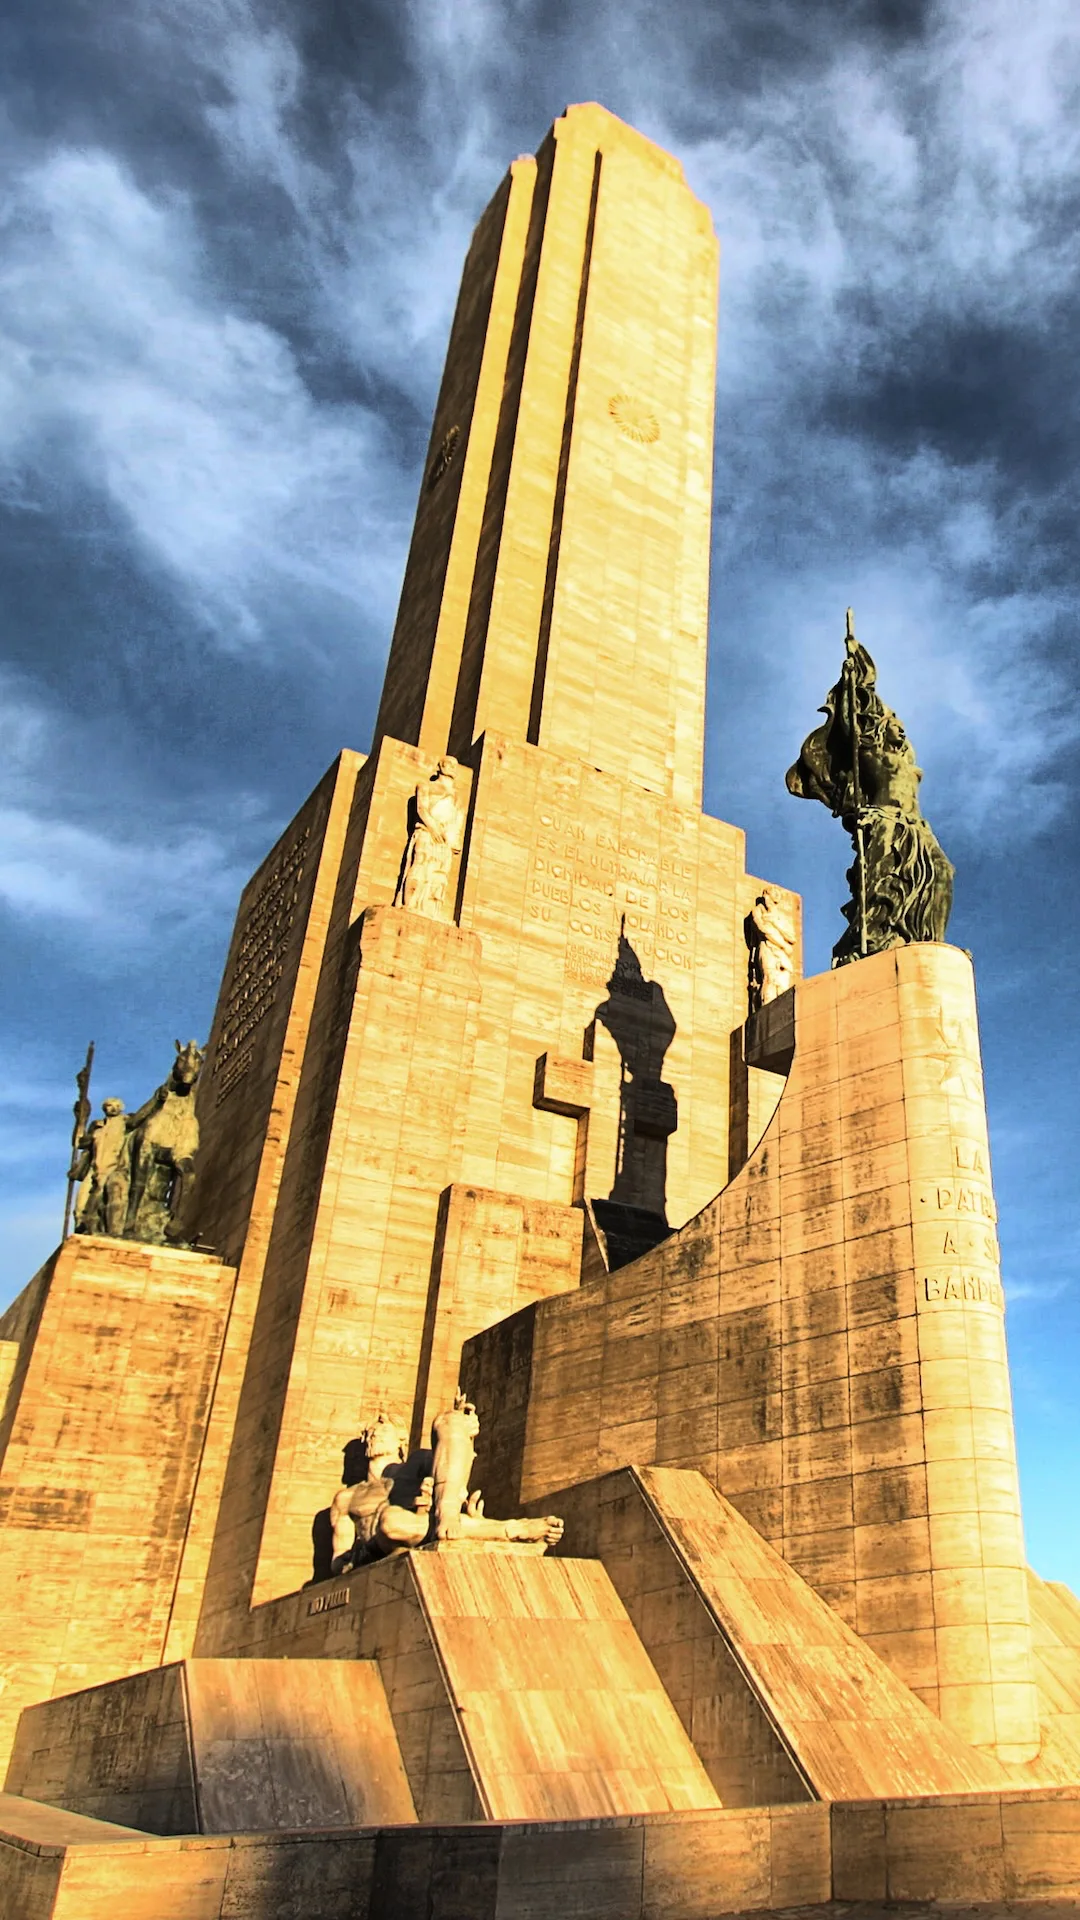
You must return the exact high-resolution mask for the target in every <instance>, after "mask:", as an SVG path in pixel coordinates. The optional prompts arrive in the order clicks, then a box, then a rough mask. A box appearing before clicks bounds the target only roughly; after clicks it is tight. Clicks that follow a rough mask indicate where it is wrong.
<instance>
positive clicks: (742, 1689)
mask: <svg viewBox="0 0 1080 1920" xmlns="http://www.w3.org/2000/svg"><path fill="white" fill-rule="evenodd" d="M544 1504H545V1505H548V1506H550V1507H552V1508H553V1509H554V1510H555V1511H557V1512H561V1513H563V1514H564V1515H565V1517H566V1522H567V1528H566V1539H567V1542H568V1543H569V1544H570V1545H571V1546H573V1547H575V1548H576V1549H577V1550H578V1551H581V1552H586V1553H595V1554H597V1555H598V1556H599V1558H600V1559H601V1560H602V1562H603V1564H604V1566H605V1567H606V1569H607V1571H608V1573H609V1574H610V1576H611V1579H612V1582H613V1584H614V1586H615V1587H616V1589H617V1591H618V1593H619V1596H620V1598H621V1599H622V1600H623V1602H624V1604H625V1606H626V1609H627V1612H628V1614H629V1616H630V1619H631V1620H632V1621H633V1623H634V1626H635V1627H636V1629H637V1631H638V1634H639V1635H640V1637H641V1640H642V1643H643V1645H644V1647H645V1649H646V1652H647V1653H648V1654H649V1656H650V1658H651V1659H652V1661H653V1662H654V1664H655V1666H656V1668H657V1671H658V1672H659V1674H660V1677H661V1679H662V1680H663V1682H664V1685H665V1687H666V1689H667V1692H668V1694H669V1696H670V1698H671V1700H672V1702H673V1704H674V1705H675V1707H676V1709H677V1711H678V1713H679V1715H680V1718H681V1720H682V1722H683V1725H684V1727H685V1728H686V1729H687V1731H688V1733H689V1734H690V1737H691V1739H692V1740H693V1742H694V1745H695V1747H696V1749H697V1751H698V1753H699V1754H700V1755H701V1758H702V1760H703V1762H704V1764H705V1766H706V1768H707V1770H708V1772H709V1776H710V1778H711V1780H712V1782H713V1785H714V1786H715V1787H716V1789H717V1792H718V1793H719V1794H720V1797H721V1799H722V1800H723V1802H724V1804H725V1805H726V1806H732V1805H744V1806H745V1805H754V1804H762V1803H764V1802H770V1803H775V1802H783V1801H793V1800H799V1799H805V1798H809V1797H820V1798H821V1799H827V1800H833V1799H836V1800H844V1799H868V1798H877V1797H882V1798H884V1797H896V1796H898V1795H899V1796H905V1797H906V1796H910V1795H922V1794H941V1793H950V1792H951V1793H957V1792H961V1793H963V1792H971V1791H979V1790H982V1789H989V1788H995V1787H997V1788H1001V1787H1002V1786H1004V1785H1007V1784H1008V1783H1009V1776H1008V1775H1007V1773H1006V1771H1005V1770H1004V1768H1002V1767H1001V1766H1000V1765H999V1764H998V1762H997V1761H996V1760H994V1759H993V1758H992V1757H987V1756H983V1755H981V1754H979V1753H977V1752H975V1751H974V1750H973V1749H971V1748H969V1747H967V1746H965V1745H964V1743H963V1742H962V1741H960V1740H959V1739H958V1738H957V1737H956V1735H954V1734H952V1733H951V1732H950V1731H949V1730H948V1729H947V1728H945V1727H944V1726H943V1725H942V1723H941V1722H940V1721H939V1720H938V1719H937V1718H936V1717H935V1715H934V1714H932V1713H931V1712H930V1711H929V1709H928V1708H927V1707H925V1706H924V1705H923V1704H922V1702H921V1701H920V1700H918V1699H917V1698H916V1696H915V1695H914V1694H913V1693H912V1692H911V1691H910V1690H909V1688H907V1687H906V1686H905V1685H904V1684H903V1682H902V1681H901V1680H899V1679H898V1678H897V1677H896V1675H895V1674H894V1673H892V1672H891V1670H890V1669H889V1668H888V1667H886V1666H885V1664H884V1662H883V1661H882V1660H880V1659H879V1658H878V1656H877V1655H876V1654H875V1653H874V1652H873V1651H872V1649H871V1648H870V1647H868V1646H867V1645H866V1644H865V1642H864V1641H862V1640H861V1639H860V1638H859V1637H858V1635H857V1634H855V1633H853V1632H852V1631H851V1629H850V1628H849V1627H847V1626H846V1625H845V1624H844V1622H843V1621H842V1620H841V1619H840V1618H839V1616H838V1615H837V1614H836V1613H834V1611H833V1610H832V1608H831V1607H830V1606H829V1605H828V1604H827V1602H825V1601H824V1600H822V1599H821V1597H820V1596H819V1595H818V1594H817V1593H815V1592H814V1590H813V1588H811V1587H810V1586H809V1585H808V1584H807V1583H806V1581H804V1580H803V1579H802V1578H801V1577H800V1575H799V1574H797V1573H796V1572H795V1571H794V1569H793V1568H792V1567H790V1566H788V1564H787V1562H786V1561H784V1560H783V1559H782V1558H781V1557H780V1555H779V1554H778V1553H776V1552H775V1551H774V1549H773V1548H772V1547H770V1546H769V1545H768V1543H767V1542H766V1541H765V1540H763V1539H762V1537H761V1535H760V1534H759V1533H758V1532H757V1531H756V1529H755V1528H754V1527H752V1526H751V1525H750V1523H749V1521H747V1520H745V1519H744V1518H743V1517H742V1515H741V1514H739V1513H738V1512H737V1511H736V1509H735V1508H734V1507H733V1506H731V1504H730V1503H729V1502H728V1501H726V1500H725V1499H723V1497H722V1496H721V1495H720V1494H719V1493H717V1491H716V1489H715V1488H714V1487H713V1486H712V1485H711V1483H710V1482H709V1481H708V1480H706V1479H705V1477H704V1476H703V1475H702V1474H700V1473H696V1472H694V1471H692V1470H690V1469H678V1468H668V1467H641V1468H624V1469H622V1470H621V1471H619V1472H617V1473H613V1474H609V1475H606V1476H604V1477H603V1478H601V1479H599V1480H595V1481H590V1482H587V1483H584V1484H583V1485H582V1486H579V1487H572V1488H569V1489H564V1490H563V1491H561V1492H559V1493H557V1494H553V1495H552V1496H551V1497H550V1499H549V1500H547V1501H546V1502H545V1503H544Z"/></svg>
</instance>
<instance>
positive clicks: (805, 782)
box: [787, 607, 954, 967]
mask: <svg viewBox="0 0 1080 1920" xmlns="http://www.w3.org/2000/svg"><path fill="white" fill-rule="evenodd" d="M845 648H846V652H845V657H844V664H843V667H842V668H841V670H840V678H839V680H838V681H837V683H836V685H835V686H834V687H832V688H831V689H830V691H829V693H828V694H827V696H826V699H825V705H824V707H823V708H822V709H821V711H822V712H823V713H824V714H825V716H826V718H825V722H824V724H823V725H822V726H820V727H817V728H815V730H814V732H813V733H812V734H810V735H809V737H808V738H807V739H806V740H805V741H804V742H803V749H802V752H801V753H800V755H799V758H798V760H797V761H796V762H795V765H794V766H793V767H791V768H789V770H788V774H787V787H788V792H789V793H793V794H795V795H796V797H797V798H798V799H800V800H820V801H821V802H822V804H823V805H824V806H826V807H828V808H829V810H830V812H831V813H833V814H834V815H835V816H836V818H837V819H839V820H841V821H842V822H843V824H844V826H845V827H846V829H847V831H848V832H849V833H850V834H851V837H852V840H853V842H854V846H855V862H854V865H853V866H851V867H849V868H848V874H847V878H848V882H849V884H850V886H851V899H850V900H849V901H848V902H847V904H846V905H845V906H844V907H843V909H842V912H843V914H844V917H845V919H846V920H847V922H848V927H847V932H846V933H844V934H843V935H842V936H841V938H840V939H839V940H838V941H837V943H836V945H835V947H834V948H833V966H834V967H841V966H844V965H845V964H846V962H847V961H849V960H860V959H863V958H864V957H865V956H866V955H867V954H870V953H882V952H884V951H885V949H886V948H887V947H901V946H906V945H907V944H908V943H909V942H910V941H913V940H944V938H945V928H946V926H947V924H948V919H949V910H950V908H951V906H952V885H953V873H954V868H953V865H952V862H951V861H950V860H949V859H948V858H947V857H946V855H945V854H944V853H943V852H942V850H941V847H940V846H939V845H938V842H937V839H936V837H935V834H934V831H933V829H932V827H931V826H930V823H929V821H927V820H924V819H923V815H922V810H921V808H920V805H919V783H920V781H921V780H922V768H921V767H919V766H917V765H916V763H915V749H914V747H913V746H912V744H911V741H910V740H909V739H908V737H907V734H906V733H905V731H904V728H903V726H902V724H901V722H900V721H899V719H898V718H897V716H896V714H895V713H894V712H893V710H892V708H891V707H887V706H886V705H885V703H884V701H883V700H882V699H881V697H880V695H879V693H878V691H877V669H876V667H875V665H874V662H873V660H872V659H871V658H870V655H869V654H868V653H867V651H866V648H865V647H863V646H861V645H860V644H859V642H858V641H857V640H856V638H855V627H854V621H853V617H852V612H851V608H850V607H849V608H848V615H847V634H846V637H845Z"/></svg>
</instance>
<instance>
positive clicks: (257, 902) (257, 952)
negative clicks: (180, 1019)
mask: <svg viewBox="0 0 1080 1920" xmlns="http://www.w3.org/2000/svg"><path fill="white" fill-rule="evenodd" d="M310 834H311V829H310V827H305V828H304V829H303V831H302V832H301V833H299V834H298V835H297V837H296V839H295V840H293V841H292V842H291V843H290V845H289V846H287V847H285V848H283V850H282V852H281V854H280V855H279V857H278V859H277V860H276V861H275V863H274V865H273V866H272V867H271V869H270V871H269V873H268V874H267V876H266V878H265V880H264V881H263V883H262V885H261V887H260V888H259V890H258V892H257V893H256V895H255V898H254V899H253V901H252V903H251V906H250V909H249V911H248V916H247V920H246V922H245V925H244V932H243V937H242V939H241V941H240V945H239V948H238V949H237V954H236V964H235V966H234V968H233V977H232V983H231V985H230V987H229V997H228V999H227V1001H226V1003H225V1015H224V1019H223V1020H222V1023H221V1032H220V1034H219V1035H218V1042H217V1046H216V1047H215V1049H214V1066H213V1077H214V1079H215V1080H217V1081H218V1087H217V1096H218V1101H219V1103H220V1101H221V1100H224V1099H225V1098H226V1096H227V1095H228V1094H230V1093H231V1092H232V1090H233V1088H234V1087H236V1086H238V1085H239V1083H240V1081H241V1080H242V1079H243V1077H244V1075H245V1073H246V1072H247V1070H248V1068H249V1067H250V1065H251V1061H252V1057H253V1049H252V1048H251V1047H250V1046H248V1045H247V1044H246V1043H247V1042H248V1041H249V1040H250V1038H251V1035H252V1034H253V1033H254V1031H255V1029H256V1027H257V1026H258V1025H259V1023H260V1021H262V1020H264V1019H265V1018H266V1015H267V1014H268V1013H269V1011H270V1009H271V1007H272V1006H273V1004H274V1000H275V998H276V997H277V989H278V982H279V981H280V979H281V975H282V972H283V971H284V965H285V962H284V950H285V943H286V941H287V939H288V936H289V933H290V931H291V928H292V924H293V921H294V919H295V918H296V908H297V903H298V901H299V899H300V891H301V883H302V880H303V874H304V867H305V863H306V859H307V843H308V840H309V838H310ZM230 1063H231V1064H230Z"/></svg>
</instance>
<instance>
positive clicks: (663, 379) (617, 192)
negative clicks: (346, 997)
mask: <svg viewBox="0 0 1080 1920" xmlns="http://www.w3.org/2000/svg"><path fill="white" fill-rule="evenodd" d="M716 270H717V245H716V238H715V235H714V233H713V229H712V222H711V220H710V217H709V213H708V209H707V208H706V207H704V206H702V204H701V203H700V202H699V201H698V200H696V199H695V198H694V196H693V195H692V194H691V193H690V191H689V190H688V188H687V186H686V183H685V180H684V178H683V174H682V169H681V167H680V166H679V164H678V162H677V161H675V160H673V159H672V158H671V157H670V155H668V154H666V153H664V152H662V151H661V150H660V148H658V147H655V146H653V145H652V144H651V142H649V141H647V140H645V139H643V138H642V136H641V135H640V134H638V133H635V132H634V131H633V130H632V129H631V128H629V127H626V126H624V125H623V124H622V123H621V122H620V121H618V120H615V119H614V118H613V116H612V115H611V114H610V113H606V112H605V111H604V110H603V108H601V107H596V106H583V107H571V108H570V109H569V110H568V112H567V113H566V115H565V116H564V117H563V119H561V120H559V121H557V122H556V124H555V126H554V127H553V129H552V131H551V133H550V134H549V135H548V137H547V139H546V140H545V141H544V143H543V145H542V147H541V148H540V151H539V153H538V154H537V156H536V158H535V160H533V159H531V158H526V159H521V160H518V161H516V162H515V163H514V165H513V166H512V167H511V169H510V172H509V175H508V176H507V178H506V180H505V181H504V182H503V185H502V186H501V188H500V189H499V192H498V193H497V194H496V196H495V198H494V200H493V201H492V203H491V205H490V206H489V208H488V210H487V212H486V213H485V215H484V217H483V219H482V220H481V222H480V225H479V226H478V228H477V231H476V236H475V238H474V241H473V245H472V248H471V250H470V253H469V258H468V261H467V264H466V268H465V275H464V279H463V282H462V290H461V297H460V300H459V303H458V311H457V316H456V319H455V323H454V330H453V333H452V336H451V340H450V350H449V353H448V355H447V362H446V371H445V374H444V377H443V384H442V390H441V392H440V394H439V402H438V406H437V407H436V410H435V422H434V428H433V431H432V437H431V446H430V450H429V454H428V461H427V469H426V478H425V481H424V485H423V488H422V490H421V495H420V504H419V508H418V510H417V515H416V527H415V531H414V534H413V541H412V549H411V552H410V555H409V563H408V568H407V570H406V575H405V585H404V591H403V593H402V596H401V606H400V609H399V612H398V618H397V625H396V627H395V629H394V639H393V645H392V647H391V652H390V662H389V666H388V668H387V675H386V685H385V688H384V691H383V697H382V704H381V706H380V709H379V717H378V722H377V726H376V738H377V739H378V738H381V737H382V736H383V735H384V734H388V735H390V736H391V737H394V738H397V739H400V740H407V741H410V742H415V743H416V744H417V745H418V746H420V747H421V748H422V749H423V751H424V752H425V753H426V754H428V755H429V756H431V757H438V755H439V754H441V753H445V752H451V753H454V754H457V755H458V756H465V755H467V754H468V752H469V750H470V747H471V745H472V742H473V741H474V740H475V739H476V738H478V736H480V735H481V734H483V733H487V732H496V733H501V734H505V735H507V736H508V737H509V738H510V739H513V740H527V741H530V742H531V743H532V744H533V745H535V746H540V747H542V748H544V749H546V750H547V751H548V752H551V753H557V754H561V755H563V756H565V757H567V758H569V759H575V760H584V761H587V762H588V763H589V764H591V765H593V766H597V767H600V768H602V769H603V770H604V771H605V772H609V773H613V774H618V775H619V776H620V777H622V778H623V779H626V780H630V781H633V782H634V783H635V784H636V785H639V786H642V787H645V788H647V789H648V790H649V791H650V792H652V793H656V794H660V795H663V796H665V797H668V798H670V799H673V800H675V801H677V802H678V804H679V805H680V806H684V807H697V806H700V804H701V765H702V752H703V740H704V721H705V644H706V625H707V618H708V581H709V534H710V502H711V494H712V441H713V391H714V384H715V365H716ZM630 686H633V689H634V697H633V699H632V700H631V699H628V697H627V695H628V689H629V688H630Z"/></svg>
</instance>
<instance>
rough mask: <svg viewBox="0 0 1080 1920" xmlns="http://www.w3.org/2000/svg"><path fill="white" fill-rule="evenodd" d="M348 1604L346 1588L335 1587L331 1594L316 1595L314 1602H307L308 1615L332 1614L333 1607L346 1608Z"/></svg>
mask: <svg viewBox="0 0 1080 1920" xmlns="http://www.w3.org/2000/svg"><path fill="white" fill-rule="evenodd" d="M348 1604H349V1589H348V1587H335V1588H334V1591H333V1592H332V1593H317V1594H316V1595H315V1598H314V1600H309V1601H308V1603H307V1610H308V1612H309V1613H332V1612H333V1610H334V1608H335V1607H347V1606H348Z"/></svg>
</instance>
